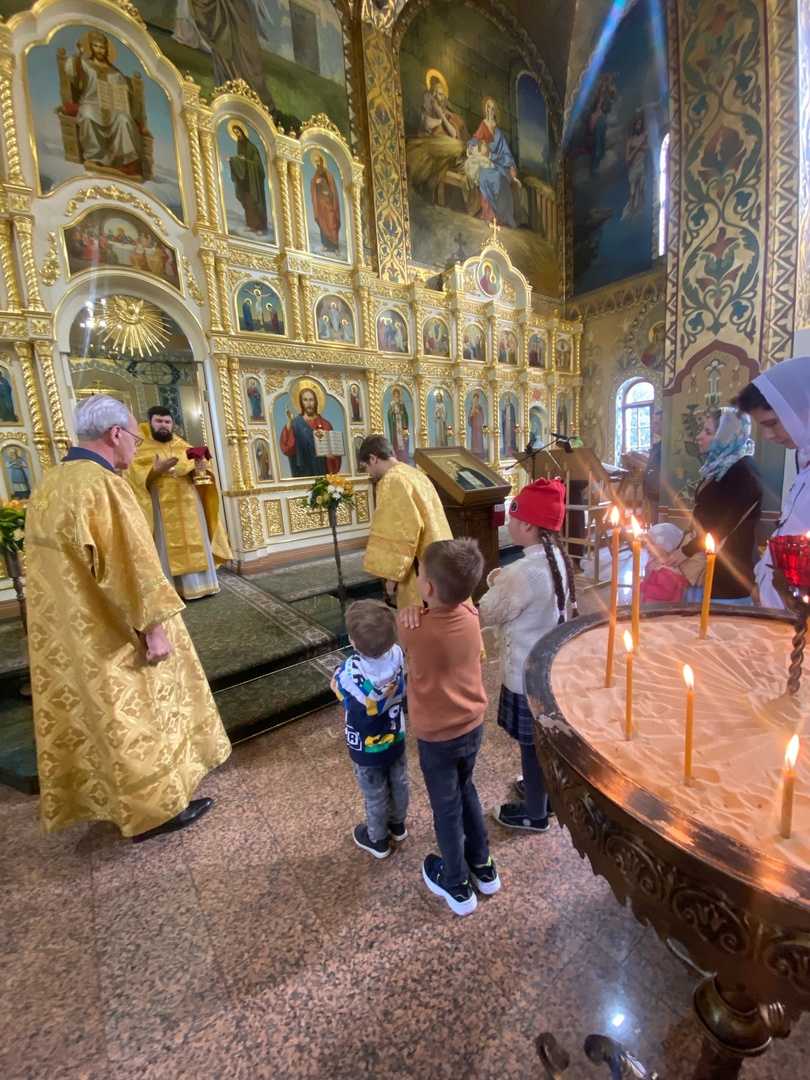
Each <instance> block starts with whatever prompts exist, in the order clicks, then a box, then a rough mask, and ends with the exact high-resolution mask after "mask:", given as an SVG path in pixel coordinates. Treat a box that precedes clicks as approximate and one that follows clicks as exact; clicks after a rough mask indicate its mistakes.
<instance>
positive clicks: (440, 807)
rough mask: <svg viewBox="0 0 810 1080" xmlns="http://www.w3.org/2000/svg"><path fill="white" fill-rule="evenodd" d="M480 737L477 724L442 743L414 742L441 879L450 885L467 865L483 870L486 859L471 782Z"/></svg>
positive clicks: (463, 875)
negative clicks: (436, 847) (441, 872)
mask: <svg viewBox="0 0 810 1080" xmlns="http://www.w3.org/2000/svg"><path fill="white" fill-rule="evenodd" d="M483 736H484V725H483V724H479V726H478V727H477V728H476V729H475V730H474V731H470V732H468V734H466V735H459V736H458V738H456V739H448V740H447V741H446V742H426V741H425V740H424V739H419V740H418V744H419V764H420V765H421V766H422V775H423V776H424V778H425V787H426V788H427V793H428V797H429V798H430V805H431V808H432V810H433V827H434V828H435V830H436V840H437V841H438V844H439V850H440V851H441V853H442V860H443V862H444V872H443V874H442V878H443V880H444V881H445V882H446V884H447V885H451V886H452V885H459V884H460V883H461V882H462V881H464V880H465V879H466V878H468V877H469V868H470V866H483V865H484V864H485V863H486V862H487V861H488V859H489V836H488V835H487V827H486V825H485V824H484V814H483V812H482V810H481V803H480V801H479V799H478V792H477V791H476V790H475V784H474V783H473V778H472V774H473V769H474V768H475V759H476V758H477V756H478V751H479V750H480V748H481V740H482V739H483Z"/></svg>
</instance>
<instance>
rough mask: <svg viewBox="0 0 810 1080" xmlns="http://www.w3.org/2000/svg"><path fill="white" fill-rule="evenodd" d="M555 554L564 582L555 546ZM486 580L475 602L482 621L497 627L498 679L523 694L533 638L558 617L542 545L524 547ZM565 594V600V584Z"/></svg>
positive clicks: (552, 582)
mask: <svg viewBox="0 0 810 1080" xmlns="http://www.w3.org/2000/svg"><path fill="white" fill-rule="evenodd" d="M554 556H555V558H556V560H557V565H558V567H559V568H560V574H561V575H562V580H563V583H564V585H565V582H566V574H565V561H564V559H563V557H562V555H561V554H560V552H559V551H557V549H556V548H555V549H554ZM493 575H494V580H492V579H493ZM487 584H488V585H489V590H488V592H485V593H484V595H483V596H482V597H481V599H480V600H479V602H478V610H479V612H480V614H481V622H482V623H483V624H484V625H485V626H495V627H497V628H498V639H499V646H500V654H501V682H502V683H503V685H504V686H505V687H506V688H507V689H508V690H512V691H513V692H514V693H516V694H522V693H523V668H524V666H525V664H526V658H527V657H528V655H529V653H530V651H531V649H532V646H533V645H534V644H535V642H536V641H537V640H538V639H539V638H541V637H542V636H543V635H544V634H547V633H548V632H549V630H553V629H554V627H555V626H556V625H557V621H558V619H559V617H560V612H559V610H558V609H557V597H556V594H555V592H554V579H553V578H552V576H551V567H550V566H549V564H548V559H547V558H546V552H545V549H544V548H543V545H542V544H533V545H532V546H531V547H528V548H526V549H525V552H524V558H522V559H519V560H518V561H517V562H515V563H512V565H511V566H505V567H504V568H503V569H502V570H500V571H499V572H496V571H494V570H493V571H492V573H491V574H490V575H489V577H488V578H487ZM565 598H566V602H567V601H568V588H567V587H566V589H565Z"/></svg>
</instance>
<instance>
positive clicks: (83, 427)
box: [73, 394, 132, 442]
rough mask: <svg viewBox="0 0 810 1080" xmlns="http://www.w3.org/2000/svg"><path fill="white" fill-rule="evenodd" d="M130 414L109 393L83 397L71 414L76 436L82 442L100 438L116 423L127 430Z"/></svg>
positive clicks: (121, 403)
mask: <svg viewBox="0 0 810 1080" xmlns="http://www.w3.org/2000/svg"><path fill="white" fill-rule="evenodd" d="M131 415H132V413H131V412H130V411H129V409H128V408H127V407H126V405H124V404H123V402H120V401H118V400H116V398H114V397H110V395H109V394H93V395H92V397H89V398H85V399H84V401H82V402H81V403H80V404H79V405H78V406H77V407H76V412H75V413H74V414H73V423H74V425H75V428H76V438H77V439H79V440H81V441H84V442H92V441H93V440H94V439H101V438H103V437H104V435H106V433H107V432H108V431H109V430H110V428H113V427H115V426H116V425H117V424H120V426H121V427H124V428H127V430H128V429H129V422H130V416H131Z"/></svg>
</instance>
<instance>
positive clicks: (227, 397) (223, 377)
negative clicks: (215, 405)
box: [214, 355, 245, 492]
mask: <svg viewBox="0 0 810 1080" xmlns="http://www.w3.org/2000/svg"><path fill="white" fill-rule="evenodd" d="M214 359H215V361H216V365H217V373H218V375H219V392H220V396H221V397H222V410H223V413H224V416H225V438H226V440H227V443H228V455H229V457H230V461H231V474H232V476H233V489H234V491H237V492H239V491H244V488H245V480H244V477H243V475H242V462H241V460H240V457H239V440H238V437H237V434H236V423H235V420H234V409H233V400H232V397H231V384H230V378H229V372H228V358H227V356H220V355H216V356H215V357H214Z"/></svg>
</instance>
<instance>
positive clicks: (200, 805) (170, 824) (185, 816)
mask: <svg viewBox="0 0 810 1080" xmlns="http://www.w3.org/2000/svg"><path fill="white" fill-rule="evenodd" d="M213 805H214V800H213V799H192V800H191V802H190V803H189V804H188V806H187V807H186V808H185V810H181V811H180V813H179V814H177V815H176V816H175V817H173V818H169V820H168V821H164V822H163V824H162V825H158V826H157V828H155V829H150V830H149V831H148V832H145V833H138V835H137V836H133V837H132V843H133V844H140V843H142V842H143V841H144V840H151V839H152V837H153V836H161V835H162V834H163V833H173V832H178V831H179V830H180V829H185V827H186V826H187V825H191V824H193V822H195V821H196V820H197V819H198V818H201V817H202V816H203V814H207V813H208V811H209V810H210V809H211V807H212V806H213Z"/></svg>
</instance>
